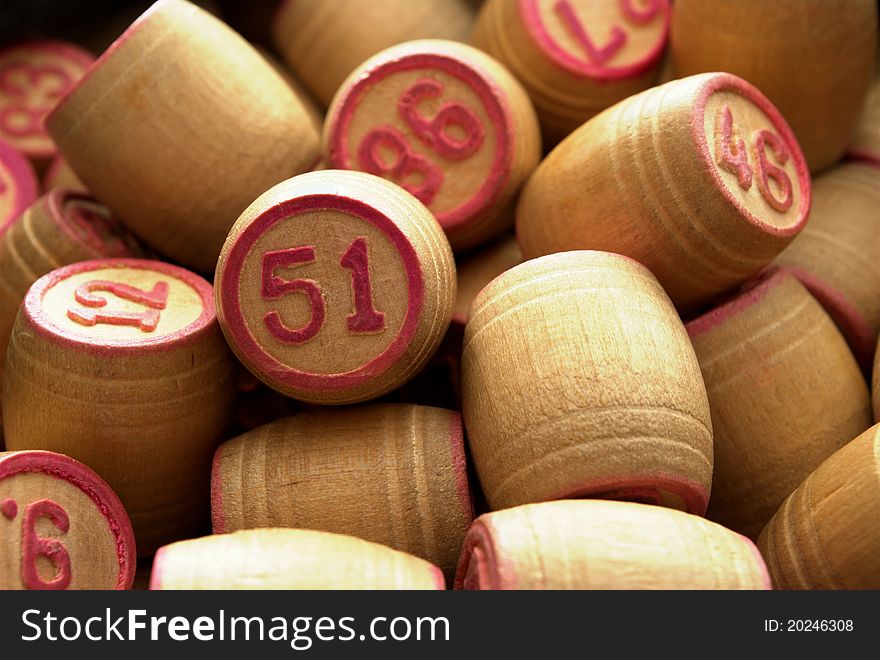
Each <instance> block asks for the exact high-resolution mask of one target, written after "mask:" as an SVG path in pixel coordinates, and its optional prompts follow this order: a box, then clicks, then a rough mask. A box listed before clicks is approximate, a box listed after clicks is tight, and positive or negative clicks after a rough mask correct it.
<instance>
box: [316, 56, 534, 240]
mask: <svg viewBox="0 0 880 660" xmlns="http://www.w3.org/2000/svg"><path fill="white" fill-rule="evenodd" d="M324 158H325V160H326V161H327V163H328V165H329V166H330V167H334V168H337V169H357V170H361V171H364V172H369V173H371V174H376V175H377V176H383V177H385V178H388V179H390V180H391V181H394V182H395V183H397V184H399V185H401V186H403V187H404V188H406V189H407V190H408V191H409V192H411V193H412V194H413V195H415V196H416V197H417V198H418V199H419V200H420V201H422V202H423V203H424V204H425V206H427V207H428V209H430V210H431V212H432V213H433V214H434V216H435V217H436V218H437V221H438V222H439V223H440V225H441V226H442V227H443V230H444V231H445V232H446V236H447V237H448V238H449V242H450V244H451V245H452V247H453V249H455V250H457V251H460V250H465V249H468V248H472V247H474V246H476V245H479V244H481V243H484V242H486V241H487V240H489V239H492V238H496V237H498V236H499V235H500V234H501V233H503V232H504V231H506V230H508V229H510V227H511V226H512V225H513V221H514V215H513V206H514V204H515V203H516V196H517V195H518V193H519V190H520V188H521V187H522V185H523V184H524V183H525V180H526V178H527V177H528V176H529V174H531V172H532V170H534V169H535V167H537V165H538V162H539V161H540V160H541V133H540V128H539V126H538V118H537V116H536V115H535V110H534V108H533V107H532V103H531V101H529V97H528V95H527V94H526V92H525V90H524V89H523V87H522V85H520V83H519V82H518V81H517V80H516V78H514V77H513V75H511V73H510V72H509V71H508V70H507V69H506V68H505V67H504V66H503V65H502V64H500V63H499V62H497V61H496V60H495V59H493V58H492V57H490V56H488V55H486V54H485V53H483V52H481V51H479V50H477V49H476V48H472V47H471V46H467V45H465V44H459V43H455V42H453V41H448V40H446V41H444V40H439V39H426V40H419V41H410V42H407V43H404V44H400V45H398V46H394V47H392V48H388V49H387V50H383V51H382V52H381V53H378V54H377V55H375V56H373V57H371V58H370V59H369V60H367V61H366V62H364V63H363V64H361V65H360V66H359V67H358V68H357V69H355V70H354V71H353V72H352V74H351V75H350V76H349V77H348V78H347V79H346V81H345V82H344V83H343V84H342V87H341V88H340V90H339V92H338V93H337V94H336V96H335V97H334V99H333V102H332V103H331V105H330V108H329V110H328V111H327V122H326V125H325V127H324Z"/></svg>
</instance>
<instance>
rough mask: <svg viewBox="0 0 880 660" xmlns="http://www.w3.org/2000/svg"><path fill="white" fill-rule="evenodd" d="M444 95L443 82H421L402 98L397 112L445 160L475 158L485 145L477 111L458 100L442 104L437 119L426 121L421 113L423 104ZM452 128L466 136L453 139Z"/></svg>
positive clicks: (398, 103) (418, 136)
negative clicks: (421, 102) (421, 104)
mask: <svg viewBox="0 0 880 660" xmlns="http://www.w3.org/2000/svg"><path fill="white" fill-rule="evenodd" d="M442 93H443V83H441V82H439V81H437V80H430V79H426V80H420V81H419V82H417V83H415V84H414V85H412V86H411V87H410V88H409V89H407V90H406V91H405V92H404V93H403V94H402V95H401V97H400V99H399V100H398V102H397V110H398V112H399V114H400V116H401V117H403V118H404V120H406V123H407V124H409V126H410V128H412V130H413V132H414V133H415V135H416V137H417V138H419V139H420V140H421V141H422V142H424V143H425V144H427V145H428V146H429V147H431V148H432V149H434V150H435V151H436V152H437V153H438V154H440V155H441V156H443V157H444V158H448V159H449V160H462V159H464V158H467V157H468V156H471V155H473V154H474V153H475V152H476V151H478V150H479V148H480V146H481V145H482V144H483V132H484V131H483V124H482V123H481V122H480V118H479V117H477V115H475V114H474V112H473V110H471V109H470V108H468V107H466V106H464V105H462V104H461V103H458V102H456V101H447V102H446V103H444V104H443V105H441V106H440V110H439V111H438V112H437V114H436V115H434V118H433V119H425V117H424V116H423V115H421V114H419V110H418V104H419V102H420V101H422V100H423V99H430V98H436V97H438V96H440V95H441V94H442ZM450 126H458V127H459V128H460V129H461V130H462V132H463V133H464V137H463V138H462V139H461V140H457V139H455V138H454V137H453V136H451V135H450V134H449V132H448V128H449V127H450Z"/></svg>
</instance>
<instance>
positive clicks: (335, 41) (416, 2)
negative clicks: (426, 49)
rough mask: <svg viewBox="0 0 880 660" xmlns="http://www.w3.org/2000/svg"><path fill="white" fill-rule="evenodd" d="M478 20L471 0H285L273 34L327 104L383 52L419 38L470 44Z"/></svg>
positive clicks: (286, 56)
mask: <svg viewBox="0 0 880 660" xmlns="http://www.w3.org/2000/svg"><path fill="white" fill-rule="evenodd" d="M473 19H474V10H473V9H472V8H471V5H470V3H469V2H468V0H370V2H363V0H336V1H335V2H325V1H324V0H285V2H284V3H283V4H282V5H281V7H280V8H279V9H278V13H277V14H276V15H275V25H274V29H273V32H274V37H275V46H276V48H277V49H278V52H280V53H281V54H282V56H283V57H284V59H285V60H286V61H287V65H288V66H289V67H290V68H291V69H292V70H293V72H294V73H295V74H296V75H297V76H298V77H299V78H300V79H301V80H302V81H303V82H304V83H305V84H306V86H307V87H308V88H309V89H310V90H311V91H312V93H313V94H314V95H315V96H316V97H317V98H318V100H319V101H320V102H321V103H322V104H323V105H325V106H327V105H330V101H331V100H332V99H333V96H334V94H336V91H337V90H338V89H339V87H340V86H341V85H342V82H343V81H344V80H345V79H346V78H347V77H348V75H349V74H350V73H351V72H352V71H354V70H355V68H356V67H357V66H358V65H360V64H361V63H362V62H364V61H365V60H367V59H368V58H370V57H372V56H373V55H375V54H376V53H378V52H379V51H381V50H384V49H386V48H389V47H391V46H394V45H396V44H399V43H403V42H404V41H412V40H413V39H457V40H464V39H466V38H467V36H468V33H469V32H470V29H471V23H472V22H473Z"/></svg>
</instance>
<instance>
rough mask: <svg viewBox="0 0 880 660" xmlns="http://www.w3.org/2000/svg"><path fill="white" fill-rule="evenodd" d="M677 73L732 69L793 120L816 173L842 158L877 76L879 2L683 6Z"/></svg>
mask: <svg viewBox="0 0 880 660" xmlns="http://www.w3.org/2000/svg"><path fill="white" fill-rule="evenodd" d="M670 48H671V51H672V57H673V61H674V65H675V69H676V73H677V75H680V76H689V75H691V74H695V73H702V72H704V71H727V72H729V73H732V74H735V75H738V76H740V77H742V78H745V79H746V80H748V81H749V82H750V83H752V84H753V85H755V86H756V87H757V88H758V89H760V90H761V91H762V92H763V93H764V94H766V95H767V97H768V98H769V99H770V100H771V101H772V102H773V103H774V105H776V107H777V108H779V110H780V111H781V112H782V114H783V116H785V118H786V119H787V120H788V122H789V124H790V125H791V128H792V130H793V131H794V133H795V135H796V136H797V139H798V142H799V143H800V145H801V148H802V149H803V151H804V156H805V157H806V159H807V162H808V163H809V165H810V171H812V172H818V171H821V170H823V169H825V168H827V167H830V166H831V165H833V164H834V163H836V162H837V161H838V160H840V157H841V156H842V155H843V152H844V150H845V149H846V147H847V145H848V144H849V141H850V140H851V139H852V136H853V132H854V130H855V128H856V122H857V121H858V118H859V114H860V113H861V110H862V104H863V103H864V100H865V95H866V94H867V91H868V85H869V83H870V81H871V75H872V72H873V70H874V53H875V50H876V48H877V3H876V2H874V0H799V1H798V2H773V3H769V4H768V3H767V2H765V1H764V0H737V1H736V2H728V1H727V0H680V1H679V0H676V2H675V6H674V11H673V12H672V29H671V37H670Z"/></svg>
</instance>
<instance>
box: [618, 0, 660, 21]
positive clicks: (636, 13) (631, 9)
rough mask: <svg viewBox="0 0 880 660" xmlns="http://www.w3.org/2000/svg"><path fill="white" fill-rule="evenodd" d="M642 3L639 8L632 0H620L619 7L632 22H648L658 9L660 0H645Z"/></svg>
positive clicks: (652, 18) (654, 16)
mask: <svg viewBox="0 0 880 660" xmlns="http://www.w3.org/2000/svg"><path fill="white" fill-rule="evenodd" d="M642 4H643V5H644V7H643V8H642V9H639V8H638V7H636V6H635V4H634V0H620V9H621V10H622V11H623V15H624V16H626V17H627V18H628V19H629V20H630V21H632V22H633V23H641V24H644V23H650V22H651V21H653V20H654V18H656V16H657V12H659V11H660V0H645V1H644V2H643V3H642Z"/></svg>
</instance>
